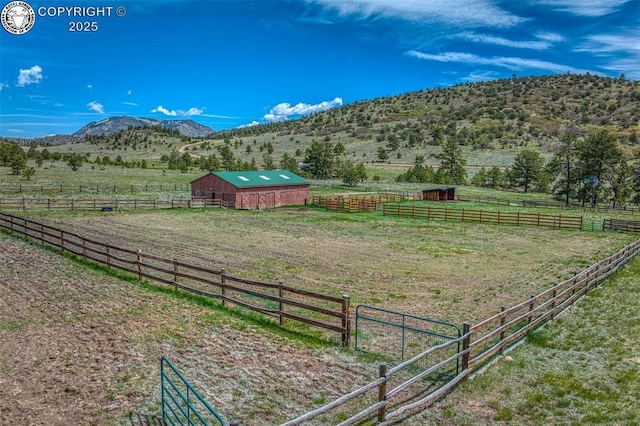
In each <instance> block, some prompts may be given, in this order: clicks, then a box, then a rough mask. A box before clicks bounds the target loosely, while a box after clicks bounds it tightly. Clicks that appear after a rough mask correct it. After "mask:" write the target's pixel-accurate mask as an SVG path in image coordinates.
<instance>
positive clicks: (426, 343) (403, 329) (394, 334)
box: [355, 305, 461, 375]
mask: <svg viewBox="0 0 640 426" xmlns="http://www.w3.org/2000/svg"><path fill="white" fill-rule="evenodd" d="M460 336H461V333H460V328H458V326H457V325H455V324H451V323H448V322H444V321H438V320H435V319H431V318H423V317H418V316H415V315H410V314H405V313H403V312H397V311H390V310H388V309H382V308H376V307H373V306H367V305H358V307H357V308H356V339H355V342H356V343H355V350H357V351H361V352H369V353H377V354H381V355H384V356H388V357H390V358H392V359H395V360H398V359H399V360H401V361H404V360H405V359H409V358H412V357H413V356H415V355H418V354H420V353H422V352H424V351H426V350H427V349H429V348H432V347H433V346H436V345H439V344H441V343H445V342H447V341H449V340H453V339H457V338H458V337H460ZM455 351H457V352H459V351H460V344H458V345H457V347H456V346H453V347H452V354H451V355H453V354H454V353H455ZM454 369H455V372H453V371H452V373H453V374H454V375H457V374H458V372H459V365H458V361H457V360H456V363H455V366H454Z"/></svg>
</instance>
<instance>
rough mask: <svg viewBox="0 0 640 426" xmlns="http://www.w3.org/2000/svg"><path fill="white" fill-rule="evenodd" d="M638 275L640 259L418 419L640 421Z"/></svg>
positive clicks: (446, 422) (459, 421) (453, 422)
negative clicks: (506, 357)
mask: <svg viewBox="0 0 640 426" xmlns="http://www.w3.org/2000/svg"><path fill="white" fill-rule="evenodd" d="M639 275H640V259H635V260H633V261H632V262H631V263H629V264H628V265H627V266H626V267H624V268H623V269H622V270H621V271H619V272H618V273H617V274H616V275H615V276H614V277H613V278H612V280H611V281H609V282H606V283H605V284H604V285H602V286H601V287H600V288H598V289H596V290H594V291H593V292H591V293H590V294H589V296H588V297H586V298H584V299H582V300H581V301H580V302H579V303H578V304H576V305H575V306H574V307H572V308H571V309H570V310H569V311H567V312H566V313H565V314H564V315H563V316H561V317H560V318H558V319H557V320H556V321H554V322H551V323H549V324H547V325H546V326H545V327H543V328H541V329H539V330H536V331H535V332H533V333H531V334H530V335H529V338H528V343H526V344H524V345H521V346H519V347H518V348H516V349H515V350H514V351H513V352H511V353H510V354H509V356H510V359H508V360H507V359H500V361H499V362H498V364H497V365H494V366H493V367H491V368H489V369H488V370H487V371H486V372H485V373H483V374H482V375H480V376H477V377H476V378H475V379H473V380H470V381H468V382H466V383H464V384H463V385H462V386H459V387H458V388H457V389H456V391H455V392H454V393H452V394H451V395H449V396H448V397H447V398H446V399H445V400H443V401H441V402H439V403H438V404H436V405H435V406H434V407H432V408H430V409H428V410H425V411H424V412H422V413H420V414H419V415H417V416H416V418H414V419H413V422H415V424H439V425H486V424H494V425H503V424H525V425H551V424H553V425H578V424H579V425H605V424H606V425H637V424H640V348H639V347H638V344H637V343H638V341H637V336H638V334H639V333H640V321H638V311H639V310H640V301H639V299H638V297H637V294H638V291H640V281H639V280H638V276H639Z"/></svg>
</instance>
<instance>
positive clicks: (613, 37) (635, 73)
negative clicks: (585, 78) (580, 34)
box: [575, 30, 640, 80]
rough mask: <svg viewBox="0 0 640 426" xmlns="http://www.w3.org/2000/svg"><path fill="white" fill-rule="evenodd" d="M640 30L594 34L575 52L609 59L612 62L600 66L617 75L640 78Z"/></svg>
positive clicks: (633, 78) (634, 78)
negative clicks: (622, 74)
mask: <svg viewBox="0 0 640 426" xmlns="http://www.w3.org/2000/svg"><path fill="white" fill-rule="evenodd" d="M638 40H640V30H635V31H629V32H626V33H624V34H594V35H591V36H587V37H586V41H585V42H584V43H582V44H580V45H579V46H578V47H577V48H576V49H575V50H576V51H577V52H587V53H591V54H594V55H598V56H601V57H605V58H609V59H610V62H609V63H606V64H603V65H600V66H601V67H602V68H604V69H606V70H609V71H613V72H615V73H624V74H625V76H626V77H627V78H630V79H632V80H637V79H638V78H640V77H639V76H640V67H639V66H638V64H640V42H638Z"/></svg>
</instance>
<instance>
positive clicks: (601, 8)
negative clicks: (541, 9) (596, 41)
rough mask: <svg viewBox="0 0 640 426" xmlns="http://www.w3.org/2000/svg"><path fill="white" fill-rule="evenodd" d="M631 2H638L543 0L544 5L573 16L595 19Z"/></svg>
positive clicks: (616, 0)
mask: <svg viewBox="0 0 640 426" xmlns="http://www.w3.org/2000/svg"><path fill="white" fill-rule="evenodd" d="M629 1H637V0H543V1H542V4H543V5H545V4H548V5H550V6H552V7H555V8H557V9H558V10H561V11H563V12H568V13H571V14H573V15H578V16H589V17H592V18H595V17H598V16H604V15H608V14H610V13H613V12H615V11H617V10H618V9H619V8H620V7H622V5H624V4H625V3H627V2H629Z"/></svg>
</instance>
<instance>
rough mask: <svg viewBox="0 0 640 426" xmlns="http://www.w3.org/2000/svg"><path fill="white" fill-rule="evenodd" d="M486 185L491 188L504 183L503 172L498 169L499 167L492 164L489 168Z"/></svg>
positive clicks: (498, 186)
mask: <svg viewBox="0 0 640 426" xmlns="http://www.w3.org/2000/svg"><path fill="white" fill-rule="evenodd" d="M486 185H487V186H489V187H491V188H500V187H501V186H502V185H504V174H503V173H502V170H500V167H498V166H493V167H492V168H491V169H489V171H488V172H487V177H486Z"/></svg>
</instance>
